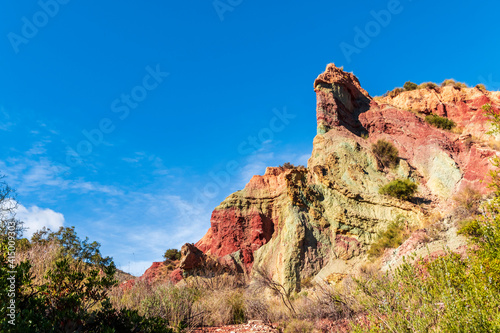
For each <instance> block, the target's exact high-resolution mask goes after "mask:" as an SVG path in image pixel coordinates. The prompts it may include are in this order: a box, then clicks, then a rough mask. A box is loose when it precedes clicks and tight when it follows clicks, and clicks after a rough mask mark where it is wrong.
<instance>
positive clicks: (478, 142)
mask: <svg viewBox="0 0 500 333" xmlns="http://www.w3.org/2000/svg"><path fill="white" fill-rule="evenodd" d="M314 90H315V92H316V95H317V113H316V114H317V123H318V135H317V136H316V137H315V138H314V142H313V151H312V156H311V158H310V159H309V161H308V166H307V168H305V167H296V168H283V167H278V168H272V167H269V168H267V169H266V172H265V174H264V175H263V176H254V177H253V178H252V179H251V180H250V181H249V183H248V184H247V185H246V186H245V188H244V189H242V190H241V191H238V192H236V193H233V194H231V195H230V196H229V197H227V198H226V199H225V200H224V201H223V202H222V203H221V204H220V205H219V206H218V207H216V208H215V210H214V211H213V213H212V217H211V227H210V229H209V230H208V232H207V233H206V235H205V236H204V237H203V238H202V239H201V240H200V241H198V242H197V243H196V244H195V245H194V246H193V245H190V247H189V251H187V250H186V251H184V249H183V253H184V252H186V253H185V255H184V257H183V259H182V260H183V262H184V263H186V264H184V266H182V264H181V267H183V268H184V269H185V270H187V271H189V269H192V268H193V267H194V266H196V263H195V261H197V260H198V259H199V258H200V254H199V253H198V254H196V255H195V254H194V253H196V251H197V249H199V250H200V251H201V252H203V253H204V255H206V256H208V257H213V258H216V259H218V260H219V262H221V263H223V264H226V265H230V266H231V265H233V266H234V267H237V268H238V269H240V270H243V271H246V272H250V271H251V270H252V267H256V266H267V267H268V268H269V269H270V270H271V271H272V272H273V274H274V278H276V279H277V280H278V281H280V282H283V283H285V285H287V286H288V287H289V288H292V289H300V281H301V279H303V278H305V277H316V278H317V279H334V278H335V277H336V276H344V275H345V274H346V273H350V272H352V271H353V270H354V268H355V267H356V266H357V265H359V264H360V263H361V262H363V260H364V258H365V256H364V253H365V251H366V249H367V248H368V246H369V244H370V243H371V242H372V241H373V240H374V238H375V235H376V234H377V232H378V231H380V230H383V229H384V228H385V227H386V226H387V225H388V223H390V222H391V221H393V220H395V219H396V218H400V217H403V218H404V220H405V221H406V223H407V224H408V225H418V223H419V221H421V220H422V218H423V217H424V216H425V215H426V214H428V213H429V212H430V211H431V210H432V209H434V208H436V207H439V208H440V209H447V208H448V207H449V206H450V198H451V197H452V196H453V195H454V194H456V193H457V192H459V191H460V190H461V189H462V188H463V187H465V186H473V187H475V188H476V189H478V190H480V191H482V192H483V193H485V192H486V183H487V182H485V181H484V180H485V179H486V177H487V174H488V170H489V169H490V163H489V159H490V158H491V157H492V156H494V155H495V154H497V152H496V150H494V149H493V148H491V147H489V146H488V145H487V144H485V141H484V140H486V139H487V138H488V137H487V136H486V135H485V134H484V133H485V131H486V130H487V129H488V122H487V119H486V118H485V117H484V116H483V115H482V113H481V106H482V105H483V104H485V103H490V104H492V105H493V107H494V108H496V109H498V105H499V93H490V92H483V91H481V90H479V89H477V88H462V89H461V90H460V91H458V90H457V89H455V88H453V87H445V88H442V89H441V90H440V92H436V91H435V90H431V89H420V90H416V91H411V92H405V93H402V94H400V95H398V96H396V97H395V98H389V97H385V98H377V99H376V100H374V99H372V98H371V96H370V95H369V94H368V93H367V92H366V91H365V90H364V89H363V88H361V85H360V84H359V81H358V79H357V78H356V77H355V76H354V75H353V74H352V73H346V72H344V71H343V70H342V69H341V68H337V67H335V65H333V64H330V65H328V66H327V69H326V71H325V73H323V74H321V75H320V76H318V78H317V79H316V80H315V82H314ZM430 112H434V113H436V114H439V115H443V116H448V117H449V118H451V119H453V120H454V121H456V122H457V124H458V125H459V127H460V129H461V130H462V131H463V133H454V132H450V131H444V130H441V129H438V128H435V127H432V126H430V125H429V124H427V123H426V122H425V121H424V120H423V116H424V115H425V114H428V113H430ZM464 134H465V135H464ZM379 139H385V140H387V141H390V142H391V143H393V144H394V145H395V146H396V147H397V148H398V150H399V155H400V161H399V164H398V165H397V167H396V168H394V169H391V170H387V169H385V170H381V169H380V168H379V166H378V163H377V159H376V157H375V156H374V155H373V153H372V151H371V146H372V144H373V143H375V142H377V140H379ZM396 178H409V179H411V180H413V181H416V182H417V183H418V184H419V190H418V193H417V198H416V199H415V200H413V201H412V202H408V201H402V200H398V199H395V198H391V197H387V196H384V195H381V194H379V188H380V187H381V186H383V185H385V184H387V183H388V182H389V181H390V180H393V179H396ZM417 243H418V242H416V243H415V244H417ZM188 252H189V255H190V256H191V257H190V258H191V259H189V258H188V257H187V255H188ZM197 258H198V259H197ZM193 260H194V261H193ZM188 262H189V263H190V264H189V265H187V263H188ZM188 266H189V267H188Z"/></svg>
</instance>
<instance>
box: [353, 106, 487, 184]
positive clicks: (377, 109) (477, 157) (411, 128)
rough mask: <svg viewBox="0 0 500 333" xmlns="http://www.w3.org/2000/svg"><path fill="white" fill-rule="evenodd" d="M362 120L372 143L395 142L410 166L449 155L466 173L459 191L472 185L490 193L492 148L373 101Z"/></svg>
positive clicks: (412, 114) (423, 163) (362, 115)
mask: <svg viewBox="0 0 500 333" xmlns="http://www.w3.org/2000/svg"><path fill="white" fill-rule="evenodd" d="M359 119H360V122H361V123H362V125H363V126H364V127H365V128H366V130H367V131H368V133H369V138H370V141H371V142H372V143H375V142H376V141H377V140H378V139H386V140H388V141H390V142H392V143H393V144H394V145H395V146H396V148H398V150H399V154H400V157H402V158H403V159H406V160H407V161H408V163H409V164H410V165H413V166H417V167H418V166H420V165H425V164H426V163H427V162H426V161H427V160H429V159H431V158H433V154H434V153H435V151H442V152H446V154H448V155H449V156H450V157H451V159H452V160H453V161H454V162H455V163H456V164H457V166H458V168H460V170H461V172H462V173H463V178H462V181H461V184H460V188H458V190H460V189H461V188H463V187H465V186H472V187H475V188H476V189H478V190H479V191H481V192H483V193H486V192H487V188H486V184H487V183H488V182H487V178H488V174H489V170H491V163H490V158H491V157H493V156H494V155H495V154H496V153H495V151H494V150H492V149H491V148H488V147H486V146H484V147H481V146H480V145H469V144H468V143H467V142H465V141H464V140H461V139H460V136H459V135H458V134H454V133H451V132H447V131H443V130H440V129H437V128H435V127H433V126H431V125H429V124H427V123H426V122H425V121H424V120H423V119H422V118H420V117H418V116H416V115H415V114H414V113H412V112H410V111H406V110H400V109H396V108H394V107H391V106H387V105H385V106H384V105H382V106H380V105H378V104H377V103H376V102H372V103H371V107H370V110H368V111H367V112H365V113H363V114H361V115H360V117H359ZM485 180H486V181H485Z"/></svg>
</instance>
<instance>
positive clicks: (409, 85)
mask: <svg viewBox="0 0 500 333" xmlns="http://www.w3.org/2000/svg"><path fill="white" fill-rule="evenodd" d="M417 87H418V85H417V84H416V83H413V82H411V81H406V82H405V84H404V86H403V89H404V90H406V91H411V90H415V89H417Z"/></svg>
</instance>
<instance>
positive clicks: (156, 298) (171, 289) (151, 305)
mask: <svg viewBox="0 0 500 333" xmlns="http://www.w3.org/2000/svg"><path fill="white" fill-rule="evenodd" d="M199 295H200V292H199V291H198V290H196V289H193V288H188V287H176V286H174V285H172V284H170V283H167V284H163V285H159V286H157V287H155V288H154V289H152V292H151V293H149V294H147V295H146V296H145V297H144V299H143V300H142V302H141V305H140V313H141V314H142V315H144V316H147V317H160V318H163V319H164V320H166V321H168V322H169V323H170V325H172V327H175V328H178V329H182V328H184V327H188V326H191V322H190V320H192V318H193V317H194V315H195V313H194V302H195V301H196V300H197V299H198V297H199Z"/></svg>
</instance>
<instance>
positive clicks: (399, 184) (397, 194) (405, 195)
mask: <svg viewBox="0 0 500 333" xmlns="http://www.w3.org/2000/svg"><path fill="white" fill-rule="evenodd" d="M417 188H418V185H417V184H415V183H414V182H412V181H411V180H409V179H395V180H393V181H391V182H389V183H388V184H386V185H384V186H382V187H381V188H380V189H379V193H380V194H385V195H389V196H391V197H394V198H398V199H401V200H410V199H411V198H413V195H414V194H415V192H416V191H417Z"/></svg>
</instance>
